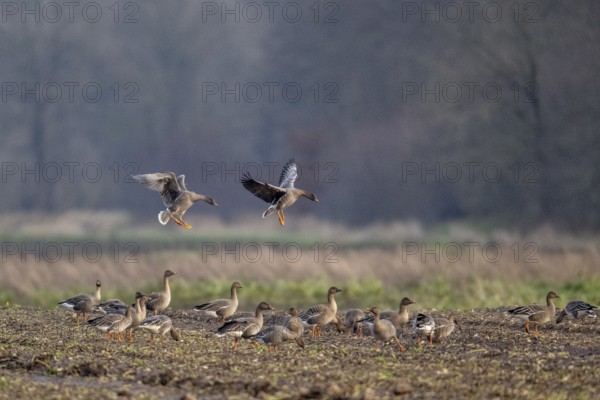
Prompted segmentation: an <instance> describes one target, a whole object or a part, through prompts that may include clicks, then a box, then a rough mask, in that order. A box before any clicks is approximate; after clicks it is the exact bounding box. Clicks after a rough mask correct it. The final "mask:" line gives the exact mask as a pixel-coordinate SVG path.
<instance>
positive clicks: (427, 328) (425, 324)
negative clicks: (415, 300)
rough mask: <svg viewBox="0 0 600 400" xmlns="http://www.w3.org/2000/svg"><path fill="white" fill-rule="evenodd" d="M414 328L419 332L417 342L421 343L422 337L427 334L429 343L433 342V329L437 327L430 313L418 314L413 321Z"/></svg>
mask: <svg viewBox="0 0 600 400" xmlns="http://www.w3.org/2000/svg"><path fill="white" fill-rule="evenodd" d="M412 328H413V329H414V331H415V333H416V334H417V344H418V345H419V346H420V345H421V337H423V336H426V337H427V338H428V339H429V344H433V331H434V329H435V320H434V319H433V318H431V317H430V316H429V315H425V314H418V315H417V316H416V317H415V319H413V322H412Z"/></svg>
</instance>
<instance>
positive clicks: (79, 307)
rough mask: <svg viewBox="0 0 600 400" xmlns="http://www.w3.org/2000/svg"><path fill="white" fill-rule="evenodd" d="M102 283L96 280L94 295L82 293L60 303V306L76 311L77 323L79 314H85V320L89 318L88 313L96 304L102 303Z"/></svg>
mask: <svg viewBox="0 0 600 400" xmlns="http://www.w3.org/2000/svg"><path fill="white" fill-rule="evenodd" d="M101 287H102V283H100V281H96V293H95V294H94V295H87V294H80V295H77V296H75V297H71V298H70V299H67V300H63V301H61V302H59V303H58V305H59V306H60V307H63V308H66V309H67V310H71V311H73V312H75V317H76V319H77V324H78V325H79V314H83V320H84V321H85V320H87V315H88V314H89V313H91V312H92V311H93V310H94V307H95V306H96V304H98V303H100V298H101V297H100V288H101Z"/></svg>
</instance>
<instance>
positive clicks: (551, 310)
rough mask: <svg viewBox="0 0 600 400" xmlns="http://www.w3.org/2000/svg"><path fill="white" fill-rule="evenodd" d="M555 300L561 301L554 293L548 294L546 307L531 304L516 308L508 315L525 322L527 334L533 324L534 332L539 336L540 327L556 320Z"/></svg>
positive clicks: (509, 311)
mask: <svg viewBox="0 0 600 400" xmlns="http://www.w3.org/2000/svg"><path fill="white" fill-rule="evenodd" d="M554 299H560V297H559V296H558V295H557V294H556V293H554V292H548V294H547V295H546V306H542V305H540V304H531V305H529V306H521V307H516V308H513V309H511V310H508V314H509V315H510V316H512V317H515V318H519V319H521V320H523V321H525V332H527V333H529V324H530V323H532V322H533V326H534V331H535V333H536V334H539V331H538V325H540V324H545V323H547V322H549V321H550V320H551V319H553V318H554V314H556V307H555V306H554V301H553V300H554Z"/></svg>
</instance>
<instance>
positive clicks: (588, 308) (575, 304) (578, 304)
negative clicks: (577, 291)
mask: <svg viewBox="0 0 600 400" xmlns="http://www.w3.org/2000/svg"><path fill="white" fill-rule="evenodd" d="M596 308H598V307H596V306H593V305H591V304H589V303H586V302H585V301H581V300H574V301H570V302H568V303H567V305H566V306H565V309H564V310H562V311H561V312H560V314H559V315H558V318H557V319H556V323H557V324H560V323H561V322H562V320H563V319H565V317H567V316H568V317H569V318H571V319H582V318H585V317H590V318H596V312H595V311H594V310H595V309H596Z"/></svg>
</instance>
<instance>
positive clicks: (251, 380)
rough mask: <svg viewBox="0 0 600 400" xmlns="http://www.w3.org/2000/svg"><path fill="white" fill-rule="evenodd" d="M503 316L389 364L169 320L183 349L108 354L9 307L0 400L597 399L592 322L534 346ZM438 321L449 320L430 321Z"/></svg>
mask: <svg viewBox="0 0 600 400" xmlns="http://www.w3.org/2000/svg"><path fill="white" fill-rule="evenodd" d="M502 311H503V310H473V311H469V312H458V313H455V315H457V317H458V323H459V328H458V329H457V330H456V331H455V332H454V333H453V334H452V335H451V336H450V337H449V338H448V340H447V341H446V342H445V343H442V344H434V345H433V346H430V345H423V346H421V347H417V346H416V338H415V337H414V335H413V334H412V332H410V330H408V329H407V330H406V331H405V332H402V335H401V342H402V343H403V344H404V345H405V346H407V350H405V351H403V352H398V349H397V347H395V346H392V345H391V344H389V345H387V346H386V347H385V348H384V349H383V350H381V351H378V350H376V349H375V347H374V342H373V339H372V338H368V337H364V338H359V337H356V336H350V335H347V334H343V333H338V332H337V331H336V330H335V329H333V328H332V329H326V330H324V332H323V336H321V337H320V338H316V339H311V338H310V336H308V337H306V338H305V340H306V343H307V345H306V348H305V349H301V348H299V347H298V346H297V345H296V344H295V343H293V342H292V343H286V344H284V345H282V346H281V347H280V348H279V350H278V352H276V353H273V352H268V351H267V350H266V349H265V348H264V347H255V346H253V345H251V344H250V343H249V342H248V341H243V342H242V343H241V344H240V347H239V349H238V350H232V349H231V348H230V346H231V342H230V341H229V342H227V341H226V340H224V339H219V338H216V337H215V336H214V327H213V326H212V325H211V324H210V323H208V322H206V321H204V320H202V319H200V318H199V316H198V315H197V314H195V313H194V312H193V311H182V310H178V311H171V312H167V315H169V316H171V318H172V319H173V321H174V325H175V326H177V327H178V328H180V329H181V331H182V337H183V341H181V342H176V341H174V340H172V339H171V338H170V337H168V338H167V339H166V340H165V342H164V343H160V342H159V341H156V340H155V341H154V342H150V341H149V337H148V335H147V334H146V333H143V332H138V333H137V334H136V336H135V338H134V342H133V343H118V342H107V341H106V339H105V337H104V336H103V335H102V334H100V333H99V332H97V331H95V330H92V329H89V328H88V327H87V326H84V325H85V324H82V325H81V326H77V325H76V324H75V322H74V321H73V320H72V317H71V315H70V314H69V313H67V312H64V311H62V310H44V309H34V308H25V307H19V306H12V307H9V308H1V309H0V314H1V315H2V316H1V318H0V371H1V375H0V397H1V398H55V399H92V398H98V399H100V398H103V399H104V398H113V399H115V398H156V399H179V398H188V399H191V398H208V399H223V398H253V397H257V398H264V399H288V398H289V399H299V398H356V399H376V398H395V397H400V396H401V397H403V398H417V399H429V398H431V399H457V398H460V399H465V398H472V399H484V398H485V399H487V398H511V399H514V398H528V399H577V398H581V399H589V398H598V396H599V392H600V390H599V389H598V382H599V377H600V346H599V344H600V342H599V338H598V333H599V330H600V326H599V325H598V323H599V321H597V320H587V321H583V322H581V321H578V322H576V323H571V322H566V323H564V322H563V323H562V324H560V325H555V324H549V325H547V326H544V327H542V328H541V329H540V335H539V337H534V336H531V335H528V334H527V333H525V332H524V330H523V328H522V324H521V322H519V321H516V320H512V319H510V318H508V317H507V316H506V315H504V313H503V312H502ZM433 314H434V315H436V314H437V315H445V316H447V315H448V313H433Z"/></svg>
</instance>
